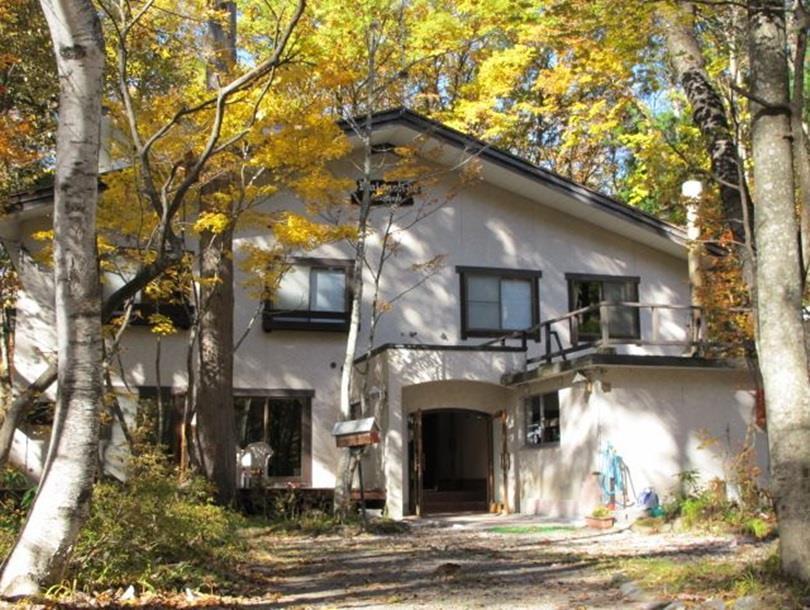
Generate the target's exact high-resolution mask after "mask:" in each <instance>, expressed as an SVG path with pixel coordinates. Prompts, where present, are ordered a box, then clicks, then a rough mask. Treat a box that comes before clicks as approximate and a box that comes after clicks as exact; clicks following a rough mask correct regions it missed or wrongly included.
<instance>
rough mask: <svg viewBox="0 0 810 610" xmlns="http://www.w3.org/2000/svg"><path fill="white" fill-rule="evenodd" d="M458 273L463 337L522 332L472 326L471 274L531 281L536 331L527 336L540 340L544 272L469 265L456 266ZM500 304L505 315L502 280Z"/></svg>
mask: <svg viewBox="0 0 810 610" xmlns="http://www.w3.org/2000/svg"><path fill="white" fill-rule="evenodd" d="M456 273H458V275H459V295H460V299H459V300H460V302H461V326H460V330H461V339H462V340H464V339H468V338H470V337H503V336H505V335H508V334H510V333H520V332H522V331H520V330H510V329H504V328H470V325H469V308H468V302H469V299H468V284H469V278H470V277H471V276H479V277H496V278H498V279H499V280H501V281H502V280H526V281H528V282H529V287H530V290H529V292H530V295H531V303H530V307H531V316H532V327H533V328H535V331H534V332H532V333H529V334H528V335H527V336H528V338H530V339H533V340H534V341H540V327H539V324H540V278H541V277H543V272H542V271H540V270H539V269H508V268H503V267H468V266H456ZM498 306H499V308H500V310H499V314H500V315H501V316H503V300H502V295H501V287H500V282H499V284H498Z"/></svg>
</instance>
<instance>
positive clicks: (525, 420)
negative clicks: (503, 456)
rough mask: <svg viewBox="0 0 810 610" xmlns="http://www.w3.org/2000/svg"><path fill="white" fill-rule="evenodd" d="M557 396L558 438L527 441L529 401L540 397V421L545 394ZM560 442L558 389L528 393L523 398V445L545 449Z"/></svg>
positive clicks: (560, 422) (560, 415)
mask: <svg viewBox="0 0 810 610" xmlns="http://www.w3.org/2000/svg"><path fill="white" fill-rule="evenodd" d="M552 394H553V395H556V396H557V420H558V421H557V429H558V430H559V438H558V439H557V440H554V441H543V440H541V441H540V442H539V443H531V442H529V413H528V411H529V408H530V407H531V401H532V400H533V399H535V398H539V399H540V403H539V404H540V421H541V422H542V421H543V419H544V413H545V409H546V404H545V403H546V396H550V395H552ZM561 443H562V403H561V402H560V391H559V390H552V391H550V392H542V393H538V394H530V395H529V396H526V397H525V398H524V399H523V443H522V444H523V447H524V448H526V449H546V448H549V447H559V446H560V445H561Z"/></svg>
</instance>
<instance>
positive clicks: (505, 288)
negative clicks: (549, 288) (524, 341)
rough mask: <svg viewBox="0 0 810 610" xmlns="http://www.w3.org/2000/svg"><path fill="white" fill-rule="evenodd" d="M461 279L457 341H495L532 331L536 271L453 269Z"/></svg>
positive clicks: (535, 334) (535, 312)
mask: <svg viewBox="0 0 810 610" xmlns="http://www.w3.org/2000/svg"><path fill="white" fill-rule="evenodd" d="M456 270H457V271H458V273H459V276H460V278H461V338H462V339H466V338H467V337H498V336H501V335H506V334H509V333H510V332H513V331H525V330H529V329H533V331H532V336H533V337H537V338H539V336H540V334H539V329H538V328H536V327H537V324H538V319H539V309H540V307H539V296H538V294H539V288H538V284H539V279H540V276H541V275H542V274H541V272H540V271H527V270H521V269H495V268H487V267H457V268H456Z"/></svg>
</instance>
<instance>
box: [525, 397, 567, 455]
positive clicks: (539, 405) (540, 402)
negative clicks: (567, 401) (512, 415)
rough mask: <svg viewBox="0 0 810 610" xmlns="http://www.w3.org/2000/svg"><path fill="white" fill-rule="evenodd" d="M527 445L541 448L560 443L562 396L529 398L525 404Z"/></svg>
mask: <svg viewBox="0 0 810 610" xmlns="http://www.w3.org/2000/svg"><path fill="white" fill-rule="evenodd" d="M523 420H524V423H525V436H524V438H525V443H526V445H527V446H529V447H540V446H542V445H549V444H552V443H559V442H560V394H559V392H549V393H547V394H537V395H535V396H529V397H528V398H527V399H526V402H525V403H524V419H523Z"/></svg>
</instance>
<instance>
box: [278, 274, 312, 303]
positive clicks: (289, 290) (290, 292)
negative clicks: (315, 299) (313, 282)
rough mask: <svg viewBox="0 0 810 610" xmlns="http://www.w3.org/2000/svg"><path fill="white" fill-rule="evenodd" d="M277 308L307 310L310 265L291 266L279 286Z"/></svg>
mask: <svg viewBox="0 0 810 610" xmlns="http://www.w3.org/2000/svg"><path fill="white" fill-rule="evenodd" d="M274 303H275V309H281V310H290V311H297V310H306V309H307V308H308V307H309V267H301V266H295V267H292V268H290V269H289V270H288V271H287V273H285V274H284V277H283V278H281V284H280V285H279V287H278V291H277V292H276V296H275V299H274Z"/></svg>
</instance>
